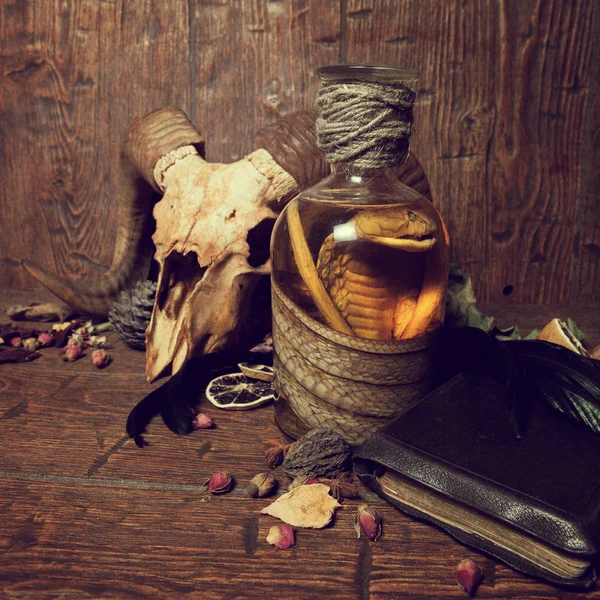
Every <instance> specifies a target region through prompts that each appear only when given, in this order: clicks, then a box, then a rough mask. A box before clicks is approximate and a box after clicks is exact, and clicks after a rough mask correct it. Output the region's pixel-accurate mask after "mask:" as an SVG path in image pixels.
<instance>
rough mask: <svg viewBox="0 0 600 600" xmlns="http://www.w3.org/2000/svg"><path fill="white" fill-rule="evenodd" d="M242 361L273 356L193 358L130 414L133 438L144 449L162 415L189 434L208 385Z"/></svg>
mask: <svg viewBox="0 0 600 600" xmlns="http://www.w3.org/2000/svg"><path fill="white" fill-rule="evenodd" d="M240 362H250V363H260V364H263V365H272V364H273V356H272V354H270V353H264V352H261V353H260V354H257V353H255V352H251V351H249V350H241V351H239V350H238V351H232V352H219V353H215V354H208V355H206V356H201V357H194V358H191V359H190V360H188V361H187V362H186V364H185V365H184V366H183V367H182V368H181V369H180V371H179V372H178V373H176V374H175V375H173V377H171V379H169V381H167V382H166V383H164V384H163V385H161V386H160V387H159V388H158V389H156V390H154V391H153V392H151V393H150V394H148V395H147V396H146V397H145V398H143V399H142V400H141V401H140V402H138V404H137V405H136V406H135V407H134V408H133V410H132V411H131V413H129V417H128V418H127V425H126V430H127V433H128V435H129V437H131V438H133V439H134V441H135V443H136V444H137V445H138V446H139V447H140V448H141V447H143V446H145V445H147V443H146V441H145V440H144V438H143V435H142V434H143V433H144V432H145V431H146V428H147V426H148V425H149V424H150V422H151V421H152V419H153V418H154V417H155V416H156V415H158V414H160V415H161V417H162V420H163V422H164V424H165V425H166V426H167V427H168V428H169V429H170V430H171V431H172V432H173V433H176V434H178V435H185V434H187V433H190V432H192V431H193V430H194V426H193V420H194V417H195V416H196V410H195V408H196V406H197V405H198V403H199V402H201V401H202V399H203V398H204V391H205V389H206V386H207V385H208V384H209V383H210V381H211V380H212V379H214V378H215V377H218V376H219V375H223V374H225V373H231V372H234V371H237V370H238V367H237V365H238V363H240Z"/></svg>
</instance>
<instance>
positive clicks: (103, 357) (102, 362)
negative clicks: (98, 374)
mask: <svg viewBox="0 0 600 600" xmlns="http://www.w3.org/2000/svg"><path fill="white" fill-rule="evenodd" d="M108 363H110V356H109V355H108V353H107V352H106V350H103V349H102V348H96V350H94V351H93V352H92V364H93V365H94V366H95V367H96V368H97V369H103V368H104V367H106V365H108Z"/></svg>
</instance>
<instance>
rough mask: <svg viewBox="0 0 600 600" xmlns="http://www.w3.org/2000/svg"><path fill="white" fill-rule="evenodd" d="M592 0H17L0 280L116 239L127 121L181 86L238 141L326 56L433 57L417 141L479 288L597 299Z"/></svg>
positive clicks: (215, 141) (311, 82)
mask: <svg viewBox="0 0 600 600" xmlns="http://www.w3.org/2000/svg"><path fill="white" fill-rule="evenodd" d="M599 14H600V5H598V3H597V2H594V0H582V1H581V2H570V1H568V0H551V1H545V0H526V1H524V2H516V1H515V0H503V1H502V2H496V1H495V0H483V1H482V2H467V3H464V2H461V1H459V0H450V1H445V0H433V1H432V2H426V3H423V2H421V3H415V2H411V1H409V0H398V1H396V0H378V1H377V2H375V0H339V2H317V1H316V0H250V1H242V0H232V1H231V2H226V1H215V2H203V1H200V0H189V1H188V2H186V1H184V0H179V1H178V2H175V3H170V4H169V3H164V2H157V1H156V0H139V1H136V2H125V1H124V0H115V1H114V2H107V1H103V2H96V0H81V1H78V2H66V3H63V2H61V1H60V0H51V1H50V2H46V1H45V0H6V1H5V2H3V3H1V5H0V41H1V42H2V47H3V51H2V54H1V56H0V78H1V79H2V85H3V94H2V97H1V98H0V122H1V123H2V130H1V135H0V151H1V152H2V155H3V158H4V160H3V161H2V162H0V177H1V178H2V181H3V182H4V184H3V187H2V190H1V191H0V215H1V219H2V223H3V224H6V223H8V224H9V226H8V227H6V226H5V227H3V231H2V236H0V286H11V287H19V288H24V289H26V288H31V287H32V286H33V285H34V282H33V281H32V280H31V279H30V278H29V277H28V276H27V275H26V274H25V273H24V272H23V270H22V269H21V267H20V264H19V263H20V260H21V259H22V258H30V259H31V260H34V261H36V262H37V263H39V264H40V265H42V266H43V267H46V268H48V269H50V270H51V271H53V272H56V273H59V274H62V275H68V276H72V277H84V278H86V277H92V276H96V275H99V274H101V273H102V272H103V270H104V269H105V268H106V266H107V265H108V264H109V263H110V260H111V256H112V250H113V245H114V239H115V231H116V224H115V210H114V208H115V207H114V190H115V187H114V186H115V185H116V174H117V169H118V164H117V150H118V146H119V143H120V140H121V137H122V135H123V132H124V130H125V128H126V126H127V124H128V123H129V122H130V121H131V120H132V119H133V118H136V117H139V116H141V115H143V114H145V113H146V112H148V111H150V110H152V109H155V108H158V107H162V106H166V105H168V104H177V105H179V106H181V107H182V108H183V109H184V110H185V111H186V112H188V114H190V116H191V118H192V120H194V121H195V122H196V124H197V125H198V127H199V128H200V129H201V130H202V132H203V134H204V135H205V137H206V139H207V142H208V143H207V148H208V157H209V159H211V160H216V161H232V160H236V159H238V158H240V157H241V156H242V155H244V154H246V153H248V152H249V151H251V150H252V149H253V136H254V132H255V131H256V130H257V129H258V128H260V127H262V126H264V125H265V124H267V123H270V122H272V121H273V120H274V119H276V118H277V117H278V116H280V115H283V114H287V113H289V112H291V111H294V110H298V109H302V108H307V107H312V106H313V102H314V96H315V91H316V89H317V88H318V86H319V82H318V80H317V78H316V77H315V76H314V74H313V73H314V69H315V68H316V67H318V66H320V65H323V64H328V63H335V62H338V60H340V59H341V60H342V61H358V62H367V61H370V62H386V63H391V64H404V65H409V66H413V67H417V68H419V69H420V71H421V78H420V82H419V92H420V95H419V103H418V106H417V109H416V131H415V134H414V135H413V147H414V148H415V150H416V152H417V154H418V155H419V157H421V158H422V160H423V163H424V165H425V168H426V171H427V174H428V176H429V178H430V180H431V182H432V185H433V189H434V193H435V195H436V200H437V202H438V204H439V206H440V208H441V210H442V213H443V214H444V216H445V218H446V220H447V221H448V225H449V228H450V231H451V233H452V237H453V240H454V244H453V252H454V259H455V260H457V261H459V262H461V264H462V265H463V267H464V268H465V270H467V271H470V272H474V274H475V278H474V280H475V287H476V292H477V294H478V296H479V297H480V298H481V299H483V300H500V299H502V297H503V295H506V296H507V297H508V299H509V300H511V301H513V302H536V303H544V302H550V303H565V302H571V303H573V304H577V305H589V304H593V305H596V306H597V305H598V304H599V303H600V251H599V250H598V248H599V247H600V226H599V225H598V223H599V219H600V216H599V213H600V211H599V208H598V202H597V197H598V190H599V186H600V183H599V182H598V168H597V165H598V164H599V161H598V157H597V148H598V146H599V143H598V123H599V122H600V116H599V114H600V109H598V99H597V98H598V93H597V92H598V79H599V73H598V67H597V65H598V64H599V62H600V61H598V57H599V56H600V35H598V33H599V31H600V30H599V27H600V26H599V25H598V23H599V22H600V16H599Z"/></svg>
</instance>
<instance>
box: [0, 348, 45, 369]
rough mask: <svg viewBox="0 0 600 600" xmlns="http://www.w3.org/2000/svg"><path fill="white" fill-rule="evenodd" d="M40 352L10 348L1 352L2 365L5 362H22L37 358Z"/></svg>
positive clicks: (0, 362)
mask: <svg viewBox="0 0 600 600" xmlns="http://www.w3.org/2000/svg"><path fill="white" fill-rule="evenodd" d="M38 356H40V353H39V352H28V351H27V350H24V349H23V348H9V349H7V350H2V352H0V365H1V364H3V363H21V362H27V361H30V360H35V359H36V358H37V357H38Z"/></svg>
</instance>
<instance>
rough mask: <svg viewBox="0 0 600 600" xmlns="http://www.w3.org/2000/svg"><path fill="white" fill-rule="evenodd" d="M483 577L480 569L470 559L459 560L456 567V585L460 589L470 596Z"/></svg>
mask: <svg viewBox="0 0 600 600" xmlns="http://www.w3.org/2000/svg"><path fill="white" fill-rule="evenodd" d="M482 577H483V573H482V572H481V569H480V568H479V567H478V566H477V563H476V562H475V561H474V560H471V559H470V558H465V559H464V560H461V561H460V562H459V563H458V564H457V565H456V583H458V585H460V587H461V588H462V589H463V590H465V592H467V594H469V596H472V595H473V594H474V593H475V590H476V589H477V586H478V585H479V582H480V581H481V578H482Z"/></svg>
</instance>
